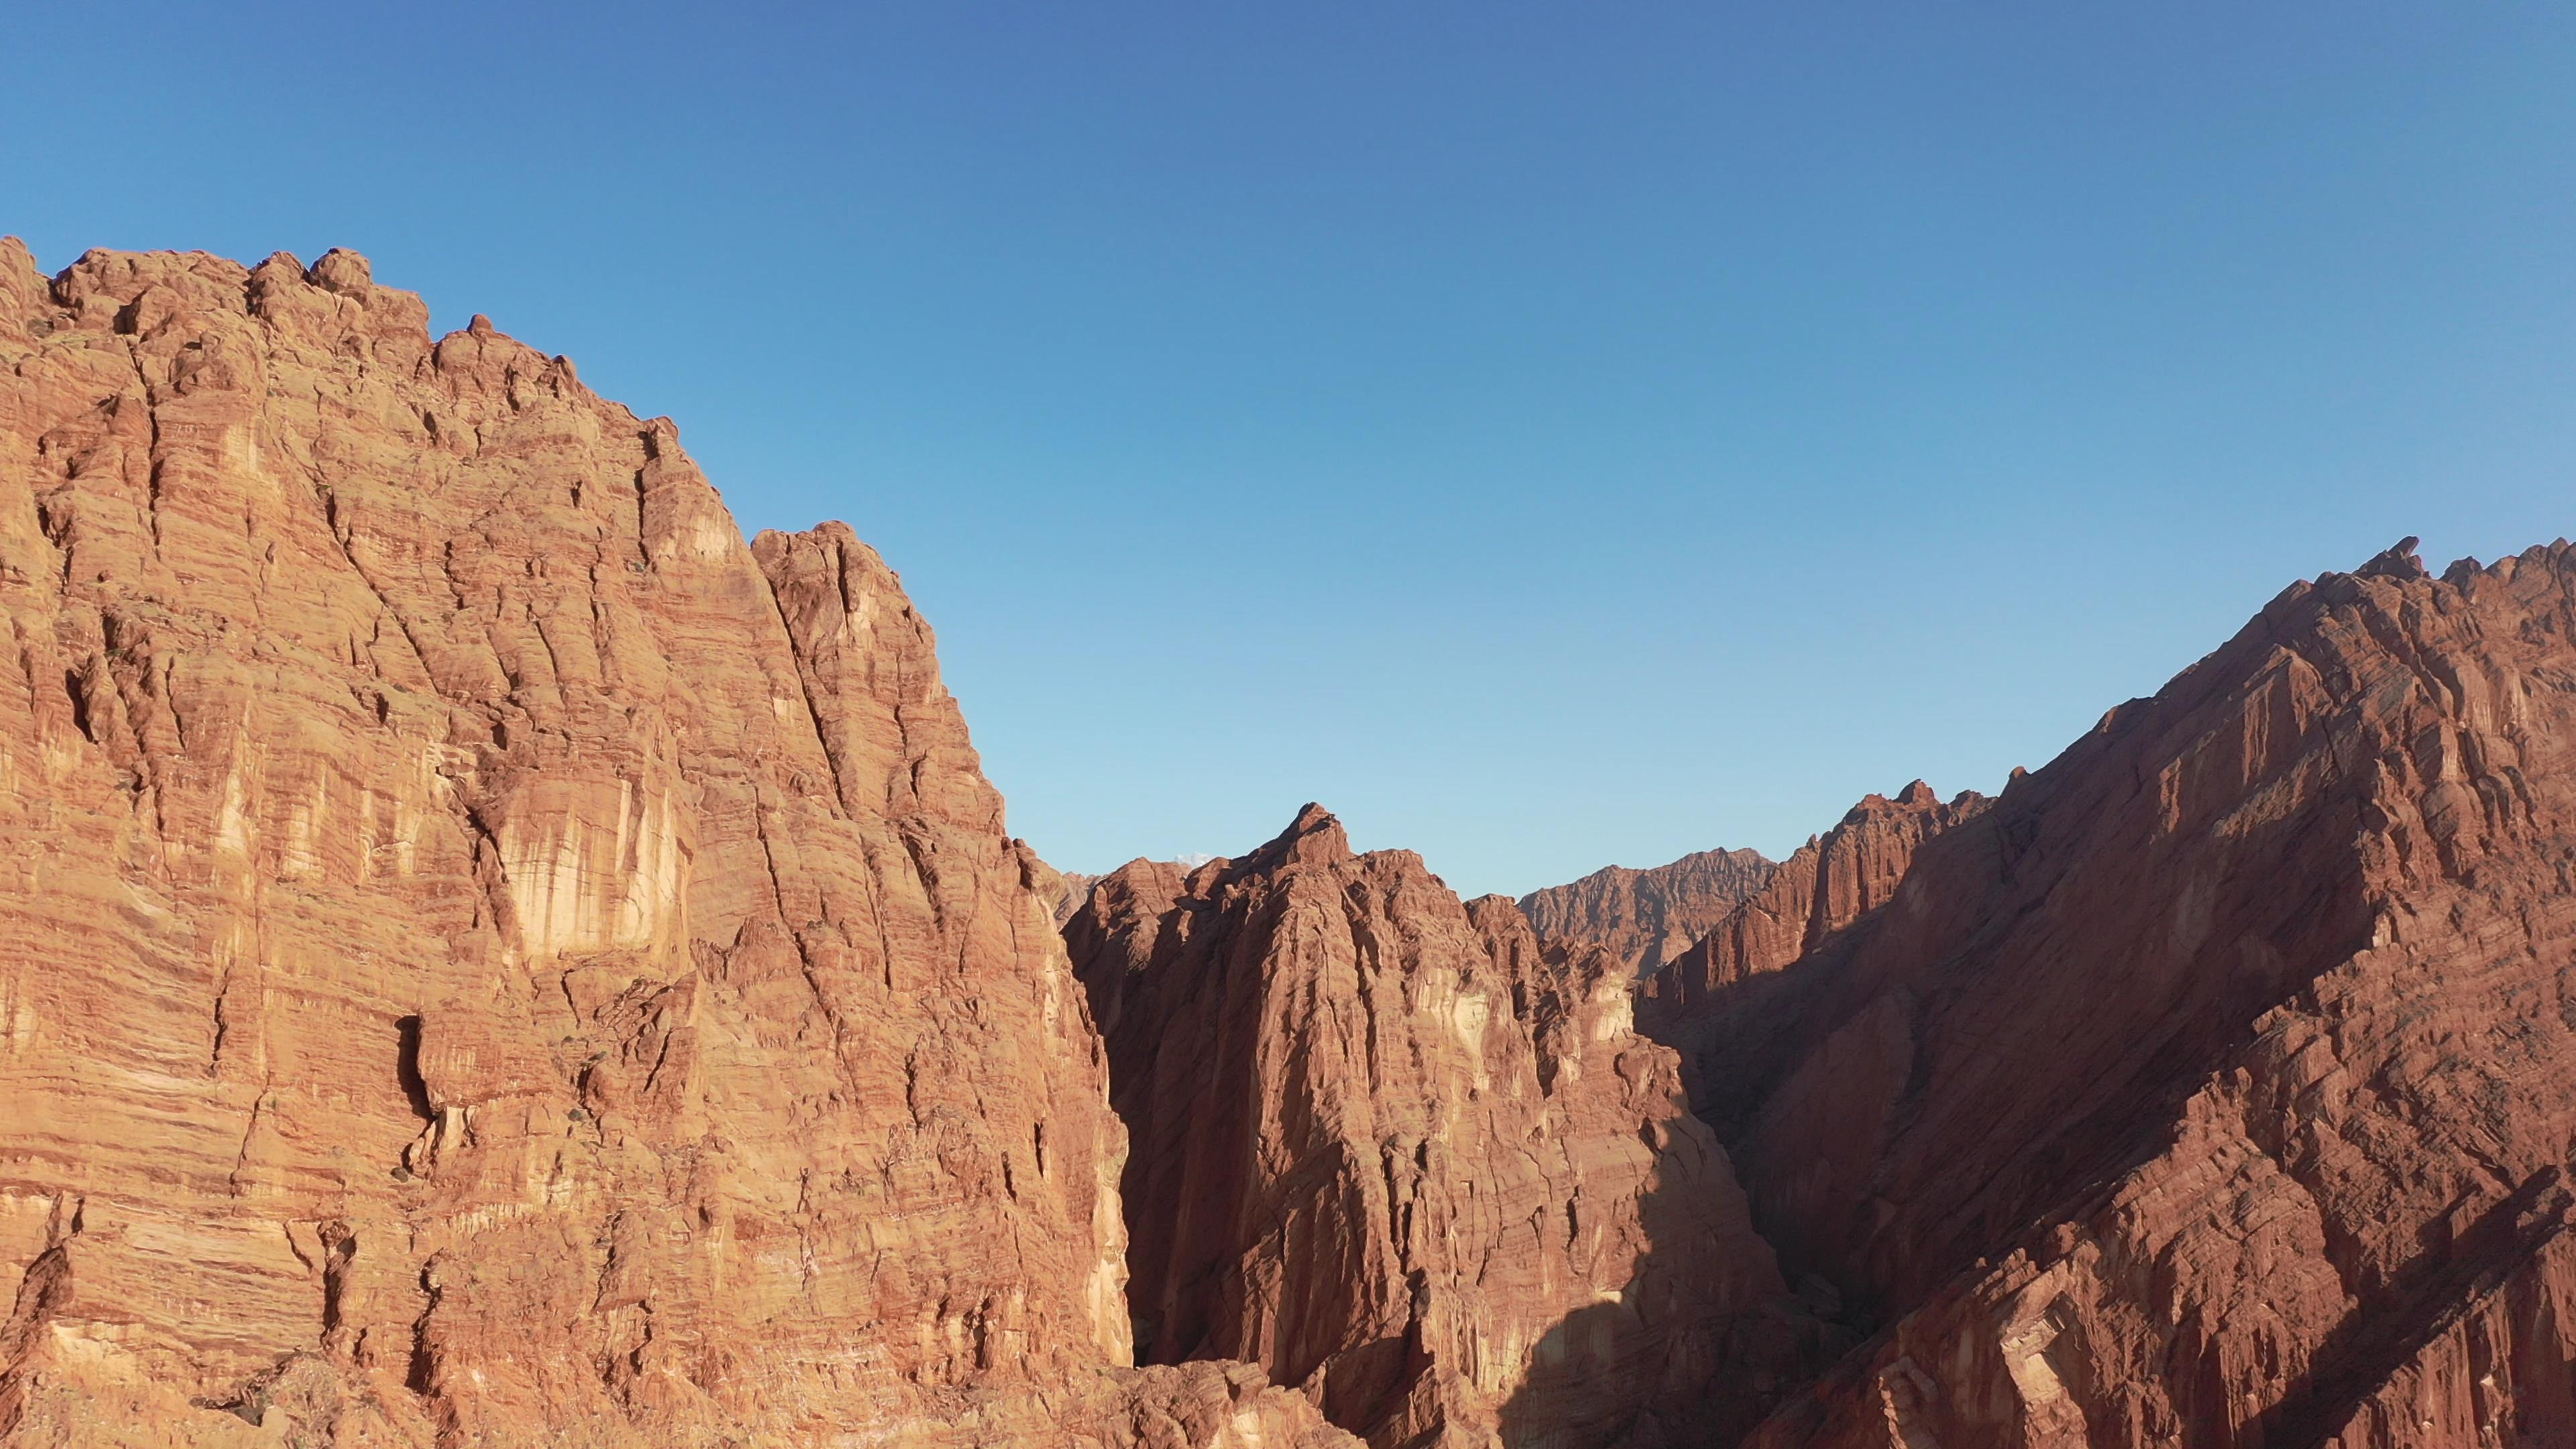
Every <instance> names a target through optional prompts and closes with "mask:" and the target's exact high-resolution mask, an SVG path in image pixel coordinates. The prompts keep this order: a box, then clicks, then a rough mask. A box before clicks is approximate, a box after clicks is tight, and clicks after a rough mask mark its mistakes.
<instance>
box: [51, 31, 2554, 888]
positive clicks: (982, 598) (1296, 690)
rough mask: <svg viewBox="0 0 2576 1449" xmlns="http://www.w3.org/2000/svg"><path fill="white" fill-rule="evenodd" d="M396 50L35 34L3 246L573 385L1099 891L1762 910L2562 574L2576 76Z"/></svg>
mask: <svg viewBox="0 0 2576 1449" xmlns="http://www.w3.org/2000/svg"><path fill="white" fill-rule="evenodd" d="M396 8H397V7H372V6H363V5H329V6H313V7H310V8H287V7H269V6H255V5H241V6H212V5H207V6H183V5H167V4H156V5H149V6H139V7H132V8H121V7H116V6H106V5H72V4H59V5H45V6H34V7H22V8H21V9H20V10H19V11H18V12H17V13H15V14H14V15H13V17H12V20H11V47H10V49H11V56H12V61H11V65H10V77H9V83H8V85H7V86H6V87H0V231H11V232H16V233H18V234H20V235H22V236H24V237H25V238H26V239H27V240H28V242H29V243H30V244H31V245H32V246H33V247H34V248H35V249H36V252H37V255H38V258H39V260H40V261H41V262H42V263H43V264H44V265H46V266H47V267H49V268H52V267H59V266H62V265H65V264H67V263H69V262H70V261H71V260H72V259H73V258H74V257H75V256H76V255H77V254H78V253H79V252H80V251H81V250H83V249H84V248H87V247H90V246H115V247H198V248H204V249H207V250H211V251H217V252H222V253H225V254H228V255H232V256H236V257H240V258H243V259H245V260H255V259H257V258H259V257H261V256H264V255H266V254H267V253H269V252H271V251H274V250H278V249H281V248H283V249H286V250H290V251H293V252H295V253H296V254H298V255H299V256H302V257H304V258H306V259H308V260H309V259H310V258H312V257H313V256H315V255H317V254H318V253H320V252H321V251H322V250H324V249H325V248H327V247H330V246H334V245H345V246H352V247H355V248H357V249H359V250H361V251H363V252H366V253H367V254H368V255H369V256H371V257H372V258H373V259H374V260H375V263H376V275H377V278H378V280H380V281H383V282H387V283H390V284H393V285H397V286H403V287H409V288H413V289H415V290H417V291H419V292H421V293H422V294H423V295H425V296H426V297H427V298H428V300H429V303H430V306H431V308H432V310H433V312H434V313H435V316H436V318H437V324H438V325H439V326H440V327H441V328H442V329H443V328H447V327H454V326H462V325H463V324H464V322H465V319H466V318H467V316H468V315H470V314H471V313H474V312H478V311H479V312H488V313H489V314H491V316H492V317H493V319H494V320H495V322H496V323H497V324H498V325H499V326H500V327H501V328H502V330H504V331H507V332H510V333H512V334H514V335H516V336H519V337H522V338H525V339H527V340H528V341H530V342H532V343H534V344H536V345H537V346H540V347H542V348H545V349H547V350H549V351H555V352H564V353H569V354H571V355H572V356H573V357H574V358H575V360H576V361H577V362H578V363H579V364H580V366H581V370H582V376H583V379H584V380H585V381H587V382H589V383H590V384H591V385H592V386H594V387H596V388H598V389H599V390H600V391H602V392H604V393H607V394H608V395H610V396H612V397H616V398H619V399H621V400H623V401H625V402H628V403H629V404H631V405H633V406H634V407H635V408H636V409H637V411H639V412H641V413H644V414H647V415H651V414H655V413H668V414H671V415H672V416H674V417H676V418H677V419H679V421H680V424H681V427H682V433H683V440H684V442H685V443H686V445H687V446H688V447H689V448H690V449H691V451H692V452H693V453H695V454H696V455H697V457H698V458H699V459H700V460H701V461H702V462H703V463H704V464H705V465H706V468H707V470H708V472H709V473H710V475H711V476H712V477H713V478H714V479H715V480H716V482H717V484H718V485H719V486H720V487H722V488H723V489H724V490H725V493H726V495H727V497H728V498H729V499H730V500H731V501H732V504H733V507H734V510H735V512H736V514H737V515H738V516H739V517H740V518H741V520H742V522H743V524H744V526H745V528H746V529H748V530H756V529H760V528H764V527H803V526H806V525H808V524H811V523H813V522H815V521H816V520H818V519H822V518H827V517H837V518H845V519H847V520H849V521H850V522H851V523H852V524H853V525H854V526H855V527H856V528H857V529H858V530H859V532H860V533H861V535H862V536H864V537H866V538H867V539H869V540H870V541H871V542H873V543H875V544H876V545H877V546H878V547H879V548H880V549H881V550H882V551H883V552H884V553H885V555H886V556H887V558H888V559H889V560H890V561H891V562H892V563H893V564H894V565H895V567H896V568H898V569H900V570H901V571H902V573H903V576H904V579H905V582H906V583H907V584H908V585H909V586H910V588H911V590H912V592H913V594H914V596H915V598H916V599H917V600H918V601H919V602H920V604H921V605H922V607H923V608H924V610H925V611H926V612H927V613H928V615H929V617H930V618H931V620H932V622H933V623H934V624H935V625H936V626H937V627H938V629H939V632H940V645H941V655H942V658H943V661H944V663H945V666H946V668H947V672H948V677H949V682H950V684H951V685H952V687H953V688H954V689H955V690H956V692H957V693H958V695H959V696H960V697H961V698H962V699H963V701H964V704H965V708H966V713H967V718H968V720H969V722H970V723H971V724H972V726H973V728H974V731H975V738H976V742H977V744H978V745H979V746H981V748H982V750H983V753H984V760H985V764H986V768H987V769H988V771H989V772H990V774H991V775H992V776H993V778H994V780H995V781H996V782H997V783H998V784H999V785H1000V786H1001V787H1002V789H1003V791H1004V792H1005V794H1006V795H1007V796H1008V798H1009V800H1010V808H1011V820H1012V827H1013V829H1014V830H1015V831H1016V832H1018V833H1020V834H1023V835H1026V836H1028V837H1029V838H1030V839H1031V840H1032V841H1034V842H1035V843H1036V845H1037V847H1038V848H1039V850H1040V851H1041V852H1042V853H1044V854H1045V855H1047V856H1048V857H1049V858H1050V859H1052V860H1054V861H1055V862H1056V863H1058V864H1059V865H1062V866H1065V867H1068V868H1075V869H1086V870H1099V869H1103V868H1106V867H1109V866H1112V865H1114V864H1116V863H1117V862H1119V861H1122V860H1125V859H1127V858H1129V857H1131V856H1134V855H1139V854H1149V855H1157V856H1169V855H1174V854H1179V853H1182V852H1189V851H1215V852H1219V853H1235V852H1239V851H1241V850H1243V849H1246V848H1249V847H1250V846H1252V845H1253V844H1256V843H1258V842H1259V841H1261V840H1264V839H1267V838H1268V837H1269V836H1270V835H1272V834H1273V833H1275V832H1276V831H1277V830H1278V829H1279V828H1280V827H1281V826H1283V825H1285V824H1286V823H1287V821H1288V819H1289V817H1290V815H1291V814H1292V813H1293V812H1294V811H1295V809H1296V807H1297V806H1298V805H1299V804H1300V803H1301V802H1303V801H1305V800H1307V799H1310V798H1312V799H1320V800H1322V801H1324V802H1325V803H1326V804H1328V805H1330V806H1331V807H1332V808H1333V809H1334V810H1336V811H1337V812H1338V813H1340V814H1341V816H1342V817H1343V819H1344V820H1345V822H1346V823H1347V824H1348V825H1349V827H1350V829H1351V832H1352V835H1353V837H1354V839H1355V840H1356V841H1357V842H1358V843H1359V844H1361V845H1363V846H1370V847H1374V846H1392V845H1401V846H1410V847H1413V848H1416V849H1419V850H1420V851H1422V852H1423V854H1424V855H1425V856H1426V857H1428V858H1429V860H1430V862H1431V864H1432V866H1433V868H1434V869H1436V870H1438V871H1440V872H1441V873H1442V874H1443V875H1445V876H1446V877H1447V878H1448V880H1449V881H1450V882H1451V883H1452V884H1453V885H1455V886H1457V887H1459V888H1460V889H1462V890H1464V891H1466V892H1469V893H1475V892H1481V891H1486V890H1504V891H1511V892H1519V891H1523V890H1526V889H1529V888H1531V887H1535V886H1539V885H1543V884H1548V883H1551V882H1554V881H1558V880H1563V879H1567V878H1570V877H1572V876H1575V875H1579V874H1581V873H1583V872H1585V871H1588V870H1591V869H1593V868H1595V867H1597V866H1600V865H1603V864H1606V863H1609V862H1613V861H1617V862H1622V863H1626V864H1631V865H1648V864H1654V863H1657V862H1660V861H1663V860H1666V859H1669V858H1671V857H1673V856H1676V855H1679V854H1681V853H1683V852H1685V851H1689V850H1694V849H1700V848H1705V847H1708V846H1713V845H1720V844H1725V845H1748V844H1749V845H1753V846H1756V847H1758V848H1760V849H1762V850H1764V851H1767V852H1770V853H1772V854H1775V855H1776V854H1780V853H1783V852H1786V851H1787V850H1789V849H1792V848H1794V847H1795V846H1796V845H1797V844H1798V843H1799V842H1800V841H1802V840H1803V839H1805V837H1806V836H1807V835H1808V834H1809V833H1810V832H1812V831H1816V830H1820V829H1823V828H1825V827H1827V826H1829V825H1830V824H1832V823H1833V821H1834V820H1835V819H1836V818H1838V817H1839V816H1840V815H1841V813H1842V812H1843V810H1844V808H1845V807H1846V806H1847V805H1848V804H1849V803H1850V802H1851V801H1852V800H1854V799H1856V798H1857V797H1858V796H1860V795H1861V794H1863V793H1866V792H1868V791H1871V790H1885V791H1893V790H1894V789H1896V788H1897V787H1899V786H1902V785H1903V784H1904V783H1905V782H1906V781H1907V780H1909V779H1912V778H1914V777H1916V776H1918V775H1919V776H1924V777H1927V778H1929V779H1930V780H1931V781H1932V782H1933V784H1934V785H1936V786H1938V787H1939V788H1941V789H1942V790H1943V791H1944V792H1945V793H1946V792H1949V791H1953V790H1957V789H1960V788H1963V787H1970V786H1973V787H1977V788H1981V789H1992V788H1994V787H1995V786H1997V785H1998V784H1999V783H2000V782H2001V781H2002V779H2003V777H2004V774H2005V772H2006V771H2007V770H2008V769H2009V768H2010V767H2012V766H2013V765H2015V764H2030V765H2037V764H2039V763H2040V762H2042V761H2043V760H2045V759H2047V758H2048V757H2050V756H2051V755H2053V754H2055V753H2056V752H2057V750H2058V749H2059V748H2061V747H2062V746H2063V745H2064V744H2065V743H2066V742H2067V741H2068V740H2070V739H2072V738H2073V737H2074V736H2075V735H2077V734H2078V733H2080V732H2081V731H2083V730H2084V729H2086V728H2087V727H2089V726H2090V725H2091V724H2092V722H2093V721H2094V720H2095V719H2096V718H2097V717H2098V716H2099V715H2100V714H2101V712H2102V711H2103V709H2104V708H2106V707H2107V706H2109V705H2111V704H2114V703H2116V702H2118V701H2119V700H2121V699H2123V698H2126V697H2129V696H2131V695H2138V694H2146V693H2151V692H2152V691H2154V690H2155V689H2156V688H2157V687H2158V686H2159V685H2160V684H2161V683H2162V682H2163V681H2164V680H2165V679H2166V678H2167V677H2168V676H2170V675H2171V674H2172V673H2173V672H2174V671H2175V670H2177V669H2179V668H2181V667H2182V666H2184V665H2187V664H2189V663H2190V662H2191V661H2192V660H2193V659H2195V658H2197V657H2198V656H2199V655H2201V654H2202V653H2204V652H2206V651H2207V650H2209V649H2211V648H2213V647H2215V646H2216V645H2217V644H2218V643H2219V642H2220V641H2221V640H2222V639H2224V638H2225V637H2226V636H2227V635H2228V634H2230V633H2232V632H2233V631H2234V630H2235V629H2236V628H2237V626H2238V625H2239V624H2240V623H2241V622H2242V621H2243V620H2244V619H2245V618H2246V617H2247V616H2248V615H2250V614H2251V613H2252V612H2253V611H2254V610H2256V609H2257V608H2259V607H2260V606H2261V605H2262V604H2263V602H2264V601H2265V600H2266V599H2268V598H2270V597H2271V596H2272V595H2273V594H2274V593H2276V592H2277V591H2278V590H2279V589H2280V588H2281V587H2282V586H2283V585H2285V584H2287V583H2288V582H2289V581H2291V580H2292V579H2295V578H2300V577H2306V576H2312V575H2314V574H2316V573H2318V572H2320V571H2322V570H2326V569H2333V568H2348V567H2351V566H2352V565H2355V564H2358V563H2359V562H2361V561H2362V560H2363V559H2364V558H2366V557H2368V556H2369V555H2370V554H2371V553H2373V552H2375V551H2377V550H2378V549H2380V548H2382V547H2385V546H2386V545H2387V544H2389V543H2390V542H2392V541H2394V540H2395V539H2396V538H2398V537H2399V536H2401V535H2404V534H2409V533H2416V534H2421V535H2423V536H2424V539H2425V549H2426V553H2427V555H2428V557H2429V558H2430V561H2431V562H2432V563H2433V564H2434V566H2435V567H2437V568H2438V567H2440V566H2441V564H2442V563H2443V562H2445V561H2446V560H2447V559H2448V558H2450V557H2452V556H2455V555H2458V554H2462V553H2474V554H2476V555H2478V556H2479V557H2481V558H2486V557H2492V556H2493V555H2495V554H2497V553H2500V552H2506V551H2512V550H2516V549H2519V548H2521V547H2523V546H2525V545H2527V544H2530V543H2535V542H2546V541H2548V540H2550V539H2552V538H2555V537H2557V536H2558V535H2560V534H2562V533H2568V532H2576V488H2571V484H2576V7H2571V6H2567V5H2564V4H2548V5H2541V4H2533V5H2505V4H2497V5H2485V4H2479V5H2429V4H2421V5H2405V6H2398V5H2385V4H2373V3H2358V4H2335V5H2326V4H2287V5H2261V6H2250V5H2243V4H2236V3H2229V4H2200V3H2176V4H2160V5H2117V6H2114V5H2102V4H2074V5H2067V4H2047V5H2041V4H2032V5H2027V6H2012V7H2002V6H1974V5H1921V4H1904V5H1873V4H1830V5H1816V6H1793V5H1777V4H1764V5H1749V4H1747V5H1728V4H1715V3H1703V4H1690V5H1667V4H1653V3H1622V4H1615V5H1577V4H1571V3H1561V0H1560V3H1551V4H1523V3H1509V0H1505V3H1476V4H1466V3H1418V4H1395V5H1366V6H1361V5H1347V6H1345V5H1337V4H1307V5H1248V4H1230V3H1221V0H1220V3H1208V0H1193V3H1185V4H1184V3H1175V4H1170V5H1164V6H1140V5H1120V4H1100V5H1056V4H1047V5H1037V4H1030V5H1012V6H997V5H982V4H931V3H917V4H902V5H889V6H851V7H838V6H833V7H824V6H815V7H811V8H804V9H784V8H772V7H764V6H760V5H749V4H736V5H727V6H722V7H716V6H706V7H693V8H692V9H691V10H688V11H682V10H676V9H666V8H662V7H657V6H651V5H625V6H618V7H614V8H610V7H597V8H589V7H575V6H566V5H518V4H514V5H507V6H490V7H483V6H476V5H469V4H453V5H420V6H406V7H399V9H400V11H401V12H402V13H401V14H400V15H399V16H397V15H395V14H393V13H392V12H393V11H394V10H395V9H396ZM379 12H383V13H379Z"/></svg>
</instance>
